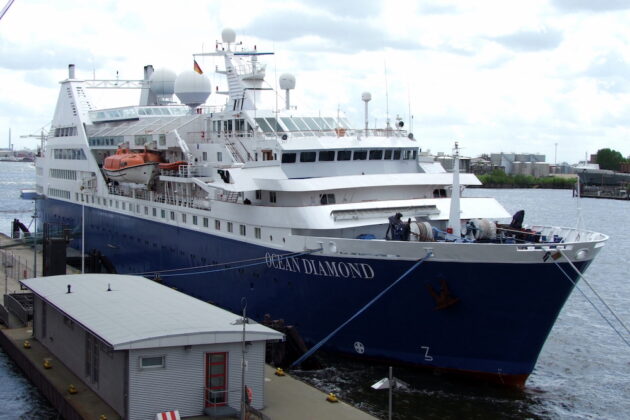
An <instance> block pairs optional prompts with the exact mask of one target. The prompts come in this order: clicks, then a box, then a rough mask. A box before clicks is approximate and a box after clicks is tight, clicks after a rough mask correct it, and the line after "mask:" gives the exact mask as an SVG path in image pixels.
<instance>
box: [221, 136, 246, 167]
mask: <svg viewBox="0 0 630 420" xmlns="http://www.w3.org/2000/svg"><path fill="white" fill-rule="evenodd" d="M225 145H226V146H227V148H228V150H229V151H230V153H231V154H232V156H233V157H234V160H236V161H237V162H239V163H245V160H243V157H242V156H241V154H240V153H239V152H238V150H236V147H234V143H232V142H228V141H226V142H225Z"/></svg>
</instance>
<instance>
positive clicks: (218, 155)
mask: <svg viewBox="0 0 630 420" xmlns="http://www.w3.org/2000/svg"><path fill="white" fill-rule="evenodd" d="M204 160H205V159H204ZM222 161H223V153H222V152H217V162H222Z"/></svg>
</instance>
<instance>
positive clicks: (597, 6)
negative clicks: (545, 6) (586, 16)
mask: <svg viewBox="0 0 630 420" xmlns="http://www.w3.org/2000/svg"><path fill="white" fill-rule="evenodd" d="M551 4H553V5H554V6H555V7H556V8H558V9H561V10H566V11H569V12H581V11H586V12H609V11H614V10H626V9H630V2H628V0H552V1H551Z"/></svg>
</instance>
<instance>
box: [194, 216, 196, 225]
mask: <svg viewBox="0 0 630 420" xmlns="http://www.w3.org/2000/svg"><path fill="white" fill-rule="evenodd" d="M196 224H197V216H193V225H196Z"/></svg>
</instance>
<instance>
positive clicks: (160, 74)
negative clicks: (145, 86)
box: [149, 69, 177, 97]
mask: <svg viewBox="0 0 630 420" xmlns="http://www.w3.org/2000/svg"><path fill="white" fill-rule="evenodd" d="M176 78H177V75H176V74H175V72H174V71H172V70H168V69H158V70H156V71H154V72H153V74H152V75H151V77H150V78H149V83H150V86H151V92H153V93H154V94H155V95H157V96H158V97H164V96H171V95H172V94H173V92H174V87H175V79H176Z"/></svg>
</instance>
